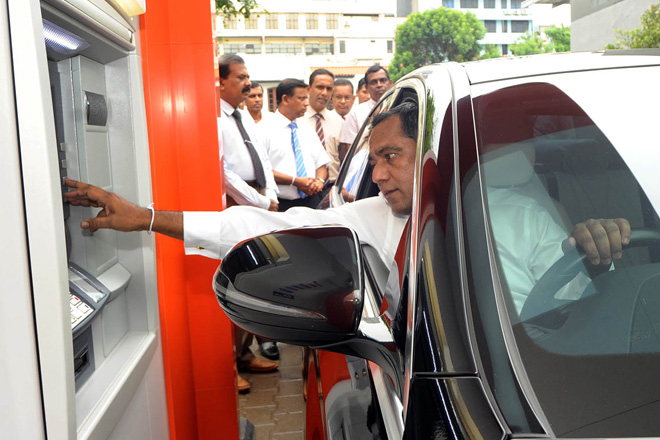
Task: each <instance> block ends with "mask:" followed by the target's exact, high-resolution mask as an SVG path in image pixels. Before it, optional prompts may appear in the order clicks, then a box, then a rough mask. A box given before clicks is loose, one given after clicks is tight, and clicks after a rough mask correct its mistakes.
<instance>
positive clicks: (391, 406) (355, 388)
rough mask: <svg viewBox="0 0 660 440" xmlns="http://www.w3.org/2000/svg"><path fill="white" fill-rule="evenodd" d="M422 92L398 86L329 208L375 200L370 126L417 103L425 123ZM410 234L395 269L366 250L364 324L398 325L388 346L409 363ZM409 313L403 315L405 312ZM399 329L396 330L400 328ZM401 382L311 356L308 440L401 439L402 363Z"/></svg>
mask: <svg viewBox="0 0 660 440" xmlns="http://www.w3.org/2000/svg"><path fill="white" fill-rule="evenodd" d="M424 97H425V92H424V86H423V82H422V81H421V80H420V79H413V78H411V79H407V80H404V81H401V82H399V83H397V85H395V86H394V87H393V89H392V90H391V91H390V92H388V94H387V95H386V96H384V97H383V99H381V101H380V102H379V103H378V105H377V106H376V107H375V108H374V110H373V111H372V113H371V115H370V117H369V118H368V120H367V121H366V122H365V124H364V125H363V128H362V130H361V131H360V133H359V134H358V136H357V138H356V141H355V142H354V143H353V145H352V147H351V149H350V150H349V152H348V154H347V158H346V159H345V161H344V163H343V165H342V168H341V170H340V173H339V176H338V179H337V182H336V183H335V186H334V188H333V189H332V191H331V194H330V197H331V204H332V205H333V206H338V205H341V204H345V203H351V202H352V201H355V200H359V199H363V198H366V197H373V196H376V195H377V194H378V186H377V185H376V184H375V183H374V182H373V181H372V180H371V166H370V164H369V161H368V148H369V135H370V131H371V126H370V120H371V118H372V117H373V116H374V115H375V114H377V113H379V112H382V111H386V110H388V109H389V108H391V107H393V106H395V105H397V104H399V103H401V102H403V101H404V100H406V99H413V100H415V101H416V102H418V103H419V108H420V109H419V113H420V118H419V119H420V121H422V120H423V119H424V117H423V115H424V111H425V110H424V109H425V107H424V105H425V104H424V103H425V101H424ZM409 237H410V229H409V227H407V228H406V229H405V231H404V232H403V235H402V237H401V238H400V240H399V243H398V244H397V243H394V247H395V248H396V249H397V251H396V258H395V260H396V261H395V262H394V265H392V263H391V262H390V264H389V265H388V264H386V263H384V262H383V261H382V260H381V258H380V257H379V252H378V250H377V249H374V248H372V247H369V246H367V245H365V244H363V247H362V251H363V255H364V258H365V268H366V275H367V277H366V281H367V288H368V289H370V292H371V294H370V295H368V296H369V297H370V298H372V299H373V301H372V303H370V304H367V305H366V306H365V311H364V315H363V319H364V318H366V319H376V318H378V317H382V316H383V315H384V314H385V315H387V319H388V320H390V321H391V322H392V326H391V332H392V334H391V337H392V338H393V339H394V340H395V341H396V343H395V344H394V345H395V346H394V345H392V346H390V348H389V349H390V350H391V351H392V352H393V354H392V356H393V357H396V358H400V359H403V358H404V356H405V340H406V337H407V336H406V325H405V321H404V320H403V319H396V317H397V309H398V307H397V306H398V304H399V302H400V301H405V298H407V294H406V293H403V294H402V292H405V289H406V288H407V281H406V279H407V276H406V275H405V271H406V270H407V260H408V259H407V254H408V252H409ZM404 309H405V308H401V310H404ZM397 326H398V327H397ZM399 364H400V368H399V371H398V373H397V375H398V376H399V377H397V378H396V379H395V380H393V379H392V378H391V375H388V374H387V373H385V372H384V370H383V369H381V368H380V367H379V366H378V365H376V364H374V363H372V362H367V361H365V360H364V359H362V358H359V357H353V356H346V355H341V354H336V353H331V352H327V351H323V350H310V351H307V355H306V358H305V366H306V368H307V385H306V387H307V421H306V422H307V425H306V426H307V427H306V438H307V439H310V440H311V439H325V438H327V439H351V438H355V439H364V438H376V439H378V438H383V439H384V438H401V435H402V431H403V404H402V396H403V392H404V390H403V388H402V387H399V389H397V388H396V387H395V386H394V385H393V384H394V383H395V382H399V383H404V382H405V380H404V378H405V367H404V366H403V364H404V363H403V362H400V363H399Z"/></svg>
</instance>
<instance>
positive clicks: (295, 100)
mask: <svg viewBox="0 0 660 440" xmlns="http://www.w3.org/2000/svg"><path fill="white" fill-rule="evenodd" d="M308 105H309V88H307V87H296V88H295V89H293V95H292V96H288V95H285V96H284V97H283V98H282V106H281V107H280V109H279V110H280V113H282V114H283V115H284V116H286V117H287V118H289V119H290V120H292V121H293V120H294V119H296V118H300V117H301V116H303V115H304V114H305V112H306V111H307V106H308Z"/></svg>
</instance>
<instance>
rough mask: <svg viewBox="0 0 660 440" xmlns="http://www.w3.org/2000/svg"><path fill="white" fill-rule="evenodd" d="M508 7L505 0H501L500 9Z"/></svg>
mask: <svg viewBox="0 0 660 440" xmlns="http://www.w3.org/2000/svg"><path fill="white" fill-rule="evenodd" d="M508 7H509V3H508V2H507V1H506V0H502V9H507V8H508Z"/></svg>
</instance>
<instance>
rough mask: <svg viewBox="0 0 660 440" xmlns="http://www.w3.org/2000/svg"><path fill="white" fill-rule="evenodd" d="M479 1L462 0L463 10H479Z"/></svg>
mask: <svg viewBox="0 0 660 440" xmlns="http://www.w3.org/2000/svg"><path fill="white" fill-rule="evenodd" d="M478 7H479V0H461V8H478Z"/></svg>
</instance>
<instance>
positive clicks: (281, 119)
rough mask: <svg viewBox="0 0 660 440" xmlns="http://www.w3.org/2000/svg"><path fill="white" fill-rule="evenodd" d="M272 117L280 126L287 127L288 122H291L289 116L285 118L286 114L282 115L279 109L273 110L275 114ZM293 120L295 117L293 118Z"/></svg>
mask: <svg viewBox="0 0 660 440" xmlns="http://www.w3.org/2000/svg"><path fill="white" fill-rule="evenodd" d="M273 119H274V120H275V121H277V124H278V125H281V126H282V127H288V126H289V124H290V123H291V120H290V119H289V118H287V117H286V116H284V115H283V114H282V113H280V111H279V110H277V111H276V112H275V115H274V117H273ZM294 121H295V119H294Z"/></svg>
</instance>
